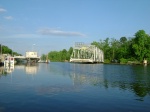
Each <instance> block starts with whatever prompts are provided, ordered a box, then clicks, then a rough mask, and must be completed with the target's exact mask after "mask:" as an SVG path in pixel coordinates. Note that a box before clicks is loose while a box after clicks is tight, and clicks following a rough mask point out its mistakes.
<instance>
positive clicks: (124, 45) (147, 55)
mask: <svg viewBox="0 0 150 112" xmlns="http://www.w3.org/2000/svg"><path fill="white" fill-rule="evenodd" d="M91 45H95V46H96V47H98V48H99V49H101V50H103V52H104V58H105V61H104V62H105V63H110V62H120V63H127V62H129V61H135V62H142V61H143V60H144V59H146V60H148V61H150V35H148V34H146V32H145V31H144V30H139V31H137V32H136V33H135V35H134V37H129V38H127V37H121V38H120V39H119V40H117V39H115V38H106V39H104V40H100V41H98V42H97V41H93V42H92V43H91ZM72 51H73V48H72V47H70V49H69V50H68V51H67V50H66V49H63V50H61V51H51V52H49V53H48V54H47V55H45V54H43V55H42V56H41V59H42V60H45V59H46V57H48V59H50V60H51V61H66V60H68V61H69V60H70V56H71V54H72Z"/></svg>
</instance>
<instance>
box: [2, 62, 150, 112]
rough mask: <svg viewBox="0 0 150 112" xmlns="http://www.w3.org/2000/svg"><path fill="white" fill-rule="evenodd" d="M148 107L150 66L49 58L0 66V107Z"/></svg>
mask: <svg viewBox="0 0 150 112" xmlns="http://www.w3.org/2000/svg"><path fill="white" fill-rule="evenodd" d="M31 111H32V112H106V111H108V112H110V111H114V112H150V66H149V65H148V66H144V65H116V64H114V65H113V64H75V63H67V62H64V63H62V62H51V63H49V64H46V63H38V64H28V65H15V66H14V68H4V67H1V68H0V112H31Z"/></svg>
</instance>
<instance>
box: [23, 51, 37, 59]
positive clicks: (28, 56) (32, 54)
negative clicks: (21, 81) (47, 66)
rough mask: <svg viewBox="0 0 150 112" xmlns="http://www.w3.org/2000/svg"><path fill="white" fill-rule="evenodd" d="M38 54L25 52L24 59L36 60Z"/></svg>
mask: <svg viewBox="0 0 150 112" xmlns="http://www.w3.org/2000/svg"><path fill="white" fill-rule="evenodd" d="M37 57H38V53H37V52H26V58H37Z"/></svg>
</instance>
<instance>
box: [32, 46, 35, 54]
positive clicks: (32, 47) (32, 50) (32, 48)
mask: <svg viewBox="0 0 150 112" xmlns="http://www.w3.org/2000/svg"><path fill="white" fill-rule="evenodd" d="M34 45H35V44H32V52H33V46H34Z"/></svg>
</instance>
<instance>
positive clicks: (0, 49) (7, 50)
mask: <svg viewBox="0 0 150 112" xmlns="http://www.w3.org/2000/svg"><path fill="white" fill-rule="evenodd" d="M1 53H2V54H10V55H13V56H14V55H16V56H18V55H21V54H19V53H17V52H15V51H13V50H12V49H10V48H9V47H7V46H5V45H1V44H0V54H1Z"/></svg>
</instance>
